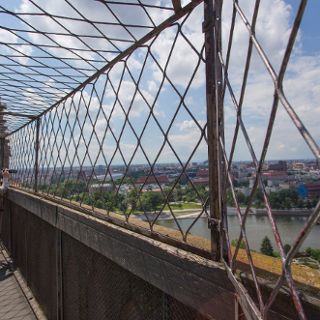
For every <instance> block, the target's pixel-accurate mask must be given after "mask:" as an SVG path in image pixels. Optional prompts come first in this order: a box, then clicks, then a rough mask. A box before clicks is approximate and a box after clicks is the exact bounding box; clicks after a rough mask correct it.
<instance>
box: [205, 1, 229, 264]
mask: <svg viewBox="0 0 320 320" xmlns="http://www.w3.org/2000/svg"><path fill="white" fill-rule="evenodd" d="M221 7H222V2H221V1H213V0H206V1H205V2H204V23H203V32H204V34H205V57H206V95H207V119H208V126H207V135H208V163H209V189H210V193H209V195H210V199H209V205H210V219H209V227H210V228H211V250H212V256H213V259H214V260H216V261H219V260H221V257H222V251H223V248H222V243H223V241H222V238H221V225H222V219H223V206H224V201H223V194H224V193H223V188H222V182H223V180H222V172H223V170H222V167H221V166H222V165H223V163H222V156H221V152H220V137H222V138H223V108H222V107H223V101H222V68H221V64H220V62H219V58H218V52H219V51H220V48H221V19H220V14H221Z"/></svg>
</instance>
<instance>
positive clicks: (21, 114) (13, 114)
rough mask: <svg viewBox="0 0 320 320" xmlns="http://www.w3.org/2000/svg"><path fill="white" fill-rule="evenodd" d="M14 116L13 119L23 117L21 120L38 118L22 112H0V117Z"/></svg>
mask: <svg viewBox="0 0 320 320" xmlns="http://www.w3.org/2000/svg"><path fill="white" fill-rule="evenodd" d="M1 115H2V116H13V117H21V118H29V119H35V118H36V116H33V115H30V114H24V113H20V112H11V111H3V112H0V116H1Z"/></svg>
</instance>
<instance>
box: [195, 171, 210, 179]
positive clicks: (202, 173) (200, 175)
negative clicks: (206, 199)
mask: <svg viewBox="0 0 320 320" xmlns="http://www.w3.org/2000/svg"><path fill="white" fill-rule="evenodd" d="M197 177H198V178H206V177H209V170H208V169H199V170H198V171H197Z"/></svg>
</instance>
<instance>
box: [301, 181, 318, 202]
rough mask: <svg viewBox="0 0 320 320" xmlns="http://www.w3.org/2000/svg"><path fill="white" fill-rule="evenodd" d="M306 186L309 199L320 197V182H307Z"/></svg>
mask: <svg viewBox="0 0 320 320" xmlns="http://www.w3.org/2000/svg"><path fill="white" fill-rule="evenodd" d="M305 188H306V190H307V196H308V198H309V199H314V198H319V197H320V182H316V183H306V184H305Z"/></svg>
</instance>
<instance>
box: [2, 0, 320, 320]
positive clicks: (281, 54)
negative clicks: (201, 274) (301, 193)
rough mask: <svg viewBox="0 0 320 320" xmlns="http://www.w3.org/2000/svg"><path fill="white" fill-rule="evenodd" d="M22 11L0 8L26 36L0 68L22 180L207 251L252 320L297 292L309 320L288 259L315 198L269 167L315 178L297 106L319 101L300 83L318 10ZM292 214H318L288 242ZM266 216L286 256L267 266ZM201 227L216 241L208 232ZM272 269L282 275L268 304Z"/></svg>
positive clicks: (315, 150)
mask: <svg viewBox="0 0 320 320" xmlns="http://www.w3.org/2000/svg"><path fill="white" fill-rule="evenodd" d="M25 5H26V7H25V8H24V7H21V8H19V9H20V10H11V9H10V10H9V9H8V8H6V7H7V6H6V5H2V6H1V11H0V13H1V15H2V16H3V17H6V18H5V20H4V21H5V23H3V24H1V30H2V31H3V32H4V34H5V35H6V36H7V37H8V38H10V37H12V36H13V37H14V41H13V40H12V43H11V42H10V41H7V42H6V43H2V44H1V46H2V47H3V48H4V49H5V50H6V51H7V52H8V54H7V55H6V56H2V57H1V60H0V61H1V68H2V71H3V72H2V74H1V79H0V90H1V91H0V95H1V99H2V101H3V103H4V104H6V105H7V106H8V111H5V112H3V114H4V117H5V120H6V123H7V126H8V130H9V131H10V134H9V135H8V137H9V139H10V146H11V158H10V159H11V160H10V165H11V167H12V168H13V169H17V170H18V173H17V174H15V175H14V176H13V183H14V185H15V186H16V187H20V188H23V189H28V190H30V191H35V192H37V193H39V194H41V195H42V196H46V197H49V198H51V199H55V200H56V201H62V202H63V203H66V204H68V205H71V206H76V207H78V208H81V210H85V211H86V212H89V213H92V214H95V213H98V214H99V215H100V216H105V217H106V218H108V219H112V220H113V221H116V220H119V221H122V222H123V223H124V224H123V225H126V226H127V227H129V226H135V227H137V226H138V227H139V228H140V229H144V230H148V231H149V232H150V233H149V234H150V235H154V234H157V233H162V234H165V235H166V236H169V237H173V238H175V239H178V240H179V241H182V242H185V243H189V244H190V245H191V246H196V247H201V248H202V249H205V250H211V254H212V258H213V259H215V260H219V261H222V262H224V264H225V267H226V270H227V272H228V275H229V277H230V279H231V281H232V283H233V284H234V286H235V290H236V292H237V294H238V296H239V301H240V304H241V306H242V308H243V311H244V312H245V314H246V316H247V317H248V318H257V319H258V318H267V316H268V313H269V311H270V308H271V306H272V305H273V303H274V301H275V299H276V298H277V296H278V294H279V292H280V289H283V288H288V290H289V292H290V295H291V297H292V299H293V303H294V306H295V308H296V311H297V316H298V317H299V318H300V319H306V314H305V312H304V310H303V305H302V302H301V297H300V287H301V286H300V284H301V282H302V283H303V284H305V283H304V282H305V281H307V280H305V279H303V280H301V278H299V277H298V269H297V268H295V267H294V266H293V263H292V261H293V259H294V258H296V256H297V253H298V251H299V249H300V248H301V247H302V246H303V245H304V243H305V242H306V241H305V240H306V238H307V237H308V236H309V237H310V235H312V236H313V237H316V232H319V230H318V229H316V228H317V226H316V223H317V221H319V218H320V202H319V194H318V193H316V192H315V195H314V196H312V197H309V198H310V199H307V200H301V199H300V200H299V199H298V197H297V195H296V193H295V191H293V190H295V188H296V187H297V186H298V184H299V183H300V182H303V180H301V179H302V178H301V177H300V176H298V177H297V175H296V173H295V172H293V171H291V176H292V177H290V175H288V172H289V169H288V168H284V167H282V168H281V169H276V170H272V169H271V170H268V166H269V167H270V168H271V167H272V165H271V166H270V165H269V162H268V159H272V158H279V157H280V158H281V157H282V158H284V159H286V158H287V157H293V156H294V154H300V155H302V154H305V155H306V157H308V158H310V159H311V158H313V159H314V160H310V162H312V161H313V168H314V171H315V172H316V170H319V167H318V161H319V157H320V150H319V132H318V130H317V123H316V122H315V121H314V120H313V119H311V120H310V117H306V115H305V113H304V110H308V109H306V107H305V106H304V105H303V104H304V103H305V102H304V100H303V99H302V98H301V97H303V96H306V95H309V94H310V95H311V94H314V93H313V92H312V91H310V88H305V87H303V89H301V90H299V85H297V83H300V82H299V77H303V75H304V74H306V76H305V78H303V79H304V80H305V81H306V78H308V77H309V78H310V77H311V74H312V70H310V68H311V69H312V68H313V69H315V70H317V69H316V68H317V64H316V63H315V62H310V61H311V60H310V59H311V58H310V57H305V56H304V55H303V54H302V53H301V49H299V46H300V47H301V46H302V44H301V39H300V38H301V35H300V34H299V28H300V26H301V23H302V22H303V21H304V20H303V17H304V13H305V10H306V5H307V1H303V0H302V1H301V2H300V4H299V6H297V5H296V6H291V7H290V6H288V5H286V4H285V3H284V2H281V1H280V2H277V3H272V4H269V5H268V4H267V3H266V2H265V1H261V3H260V1H259V0H257V1H254V2H243V3H242V2H241V3H240V2H238V1H224V2H223V1H215V2H213V1H204V3H203V4H202V1H191V2H188V3H187V4H186V5H185V6H183V7H182V6H181V5H180V1H172V3H171V2H168V4H165V5H162V4H161V5H154V4H150V3H149V2H142V1H133V2H130V3H125V2H122V1H97V2H96V3H95V5H94V6H93V11H94V12H95V14H93V13H92V12H91V13H90V12H89V11H88V10H87V9H86V8H85V7H84V6H82V5H81V4H79V5H77V4H75V3H73V2H72V1H65V3H64V4H63V5H61V8H59V9H56V10H53V9H52V8H51V7H50V6H49V5H48V7H46V6H44V5H43V6H42V5H40V4H39V3H38V2H35V1H31V0H29V1H26V3H25ZM22 9H25V11H21V10H22ZM63 10H64V12H63ZM277 10H278V11H277ZM99 11H101V14H100V13H98V12H99ZM127 11H130V12H131V14H130V15H128V14H126V12H127ZM102 12H103V13H102ZM279 12H280V13H281V14H282V16H281V14H280V13H279ZM134 16H136V18H132V17H134ZM279 16H280V17H281V18H282V21H285V22H286V24H285V23H282V24H281V23H280V22H279V20H278V18H279ZM272 17H275V18H274V20H273V18H272ZM10 21H11V22H12V21H15V23H14V25H15V27H14V28H13V27H12V25H10ZM203 21H204V22H203ZM18 22H19V23H18ZM50 24H52V25H53V26H54V28H52V27H51V28H49V27H48V26H49V25H50ZM9 25H10V27H9ZM45 27H47V29H46V28H45ZM277 27H278V28H279V30H277ZM84 30H85V31H84ZM277 32H278V33H279V35H278V37H275V36H274V33H277ZM277 41H278V42H277ZM30 48H32V50H31V49H30ZM28 50H30V51H28ZM299 50H300V51H299ZM308 58H310V59H309V60H308ZM26 59H27V60H28V61H29V62H28V63H27V62H26ZM314 59H315V60H316V57H314ZM312 61H313V60H312ZM297 66H302V68H304V73H303V72H302V71H301V69H298V67H297ZM308 68H309V69H308ZM318 70H319V69H318ZM312 79H315V78H312ZM314 81H317V80H314ZM316 83H317V84H318V82H316ZM300 85H301V83H300ZM308 103H309V100H308ZM312 103H314V101H311V102H310V104H312ZM9 107H10V109H9ZM21 107H23V108H24V112H23V113H21V112H20V110H21ZM317 110H318V109H317ZM18 111H19V114H18V115H17V114H16V113H17V112H18ZM310 112H311V111H310ZM35 115H37V119H35V120H31V121H30V120H28V117H34V116H35ZM22 125H23V126H22ZM21 126H22V127H21ZM20 127H21V128H20ZM291 137H294V138H291ZM286 144H287V145H286ZM294 149H299V152H298V151H297V152H296V153H295V151H294ZM207 159H208V160H207ZM239 159H240V160H241V159H246V160H247V161H246V162H245V161H242V163H241V161H240V162H239ZM302 165H303V164H302ZM317 168H318V169H317ZM275 172H276V173H275ZM245 175H247V176H245ZM281 175H282V176H281ZM242 178H247V179H243V181H244V184H246V183H250V185H249V186H246V188H245V189H244V188H242V187H243V186H244V185H241V183H243V181H241V179H242ZM316 179H317V180H319V177H317V178H316ZM270 181H271V183H270ZM272 181H273V184H272ZM279 181H280V182H281V183H282V182H285V184H286V187H283V188H288V189H289V191H290V192H292V193H291V195H292V194H293V195H292V197H293V198H294V199H295V200H294V201H295V202H294V204H296V205H294V204H292V201H293V200H292V197H291V195H290V194H289V193H288V192H289V191H288V192H282V193H279V195H278V196H276V192H275V189H272V187H274V185H276V184H277V182H279ZM297 182H299V183H297ZM278 185H279V183H278ZM314 185H315V184H314ZM241 188H242V189H241ZM244 192H245V193H247V194H246V195H244ZM276 197H278V198H280V200H281V199H282V200H283V201H282V200H281V201H280V200H279V201H280V202H281V204H280V205H279V201H278V200H277V201H276ZM289 197H291V198H290V199H291V200H290V199H289ZM285 199H287V200H286V201H285ZM288 199H289V200H288ZM290 201H291V203H290ZM299 201H300V202H299ZM227 206H231V207H232V212H233V213H234V216H233V217H232V218H230V215H227V211H228V213H229V212H230V208H228V209H227ZM293 206H298V207H299V208H302V207H303V208H305V207H308V208H309V209H310V208H311V211H312V212H311V213H310V214H309V215H308V217H307V218H306V219H305V220H304V221H303V223H301V224H300V227H299V228H298V229H297V231H296V232H295V234H294V235H292V236H291V237H290V239H289V241H288V240H287V239H286V241H284V238H285V235H284V234H283V231H282V230H281V228H280V227H279V221H278V218H277V217H278V213H279V209H290V208H291V207H293ZM259 210H260V211H259ZM301 210H302V209H301ZM301 210H300V211H301ZM259 212H260V213H261V214H264V215H265V217H264V220H263V223H262V224H263V225H268V226H269V227H268V228H269V229H268V230H269V237H270V238H271V243H272V244H273V245H274V247H275V250H276V251H277V253H278V255H279V257H278V258H270V259H273V260H270V261H271V262H270V261H269V260H267V258H264V257H263V256H262V255H259V254H257V253H256V252H254V250H253V248H254V249H255V250H257V247H259V245H258V246H257V245H256V244H254V243H253V242H254V241H256V240H252V232H250V231H249V229H250V227H251V225H250V217H251V215H252V213H256V215H257V214H259ZM187 214H190V216H189V217H188V216H187ZM181 216H184V218H188V221H187V220H184V219H181ZM231 219H232V221H233V222H232V221H231ZM186 221H187V222H186ZM232 223H233V225H232ZM163 225H164V226H169V227H171V228H173V229H175V230H176V231H168V229H167V228H164V227H162V226H163ZM199 225H200V226H201V225H202V226H203V225H204V226H205V227H204V228H203V229H205V231H202V234H206V236H207V240H203V239H201V238H200V237H197V234H199ZM234 225H237V226H238V228H235V227H234ZM256 228H261V230H262V225H261V224H260V225H259V224H258V225H257V226H256ZM263 230H264V229H263ZM261 232H262V231H261ZM234 238H236V239H234ZM285 242H290V248H288V247H287V248H285V244H286V243H285ZM267 246H268V245H267ZM268 261H269V262H268ZM241 264H242V265H245V268H244V267H240V265H241ZM268 265H269V266H268ZM270 265H277V266H278V269H277V271H275V270H276V268H272V267H271V266H270ZM241 268H242V269H245V270H246V277H248V278H250V279H251V281H252V283H253V287H254V290H253V291H252V290H251V291H250V294H248V292H247V290H246V289H245V287H244V285H243V283H242V280H241V277H240V278H239V276H238V271H239V269H241ZM261 269H264V271H265V272H267V273H268V272H269V273H271V274H273V277H272V280H270V279H269V278H268V279H269V280H270V281H271V283H272V286H273V289H272V291H271V293H270V294H269V295H268V296H267V297H266V296H265V295H264V294H263V293H262V289H261V286H262V284H263V283H264V281H263V280H264V279H263V278H265V277H266V276H265V274H266V273H265V272H264V273H261ZM314 272H315V273H312V272H311V273H310V274H312V276H314V277H317V273H316V272H317V271H314ZM297 279H298V280H299V279H300V280H299V282H300V284H298V283H297ZM309 284H310V283H309ZM312 285H314V286H315V287H317V285H319V284H316V281H315V283H313V284H312Z"/></svg>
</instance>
